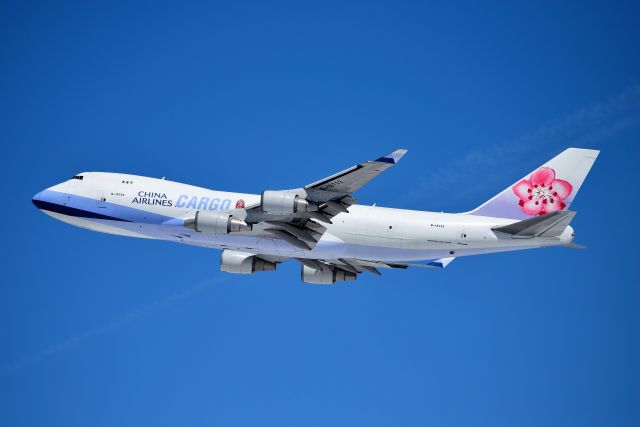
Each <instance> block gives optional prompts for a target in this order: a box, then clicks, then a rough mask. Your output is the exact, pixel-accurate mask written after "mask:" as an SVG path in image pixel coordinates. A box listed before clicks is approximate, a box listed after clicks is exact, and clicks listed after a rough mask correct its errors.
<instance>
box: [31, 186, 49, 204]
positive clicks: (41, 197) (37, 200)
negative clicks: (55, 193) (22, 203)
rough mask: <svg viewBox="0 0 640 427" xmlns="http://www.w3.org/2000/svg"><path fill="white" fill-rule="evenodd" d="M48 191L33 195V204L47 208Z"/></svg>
mask: <svg viewBox="0 0 640 427" xmlns="http://www.w3.org/2000/svg"><path fill="white" fill-rule="evenodd" d="M45 193H46V191H44V190H43V191H41V192H39V193H38V194H36V195H35V196H33V197H32V198H31V202H32V203H33V205H34V206H35V207H36V208H38V209H45V208H46V206H47V204H48V203H47V202H48V200H47V197H46V195H45Z"/></svg>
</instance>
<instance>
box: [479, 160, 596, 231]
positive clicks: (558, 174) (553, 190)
mask: <svg viewBox="0 0 640 427" xmlns="http://www.w3.org/2000/svg"><path fill="white" fill-rule="evenodd" d="M598 153H600V152H599V151H598V150H587V149H583V148H567V149H566V150H564V151H563V152H562V153H560V154H558V155H557V156H556V157H554V158H553V159H551V160H549V161H548V162H547V163H545V164H544V165H542V166H540V167H539V168H538V169H536V170H535V171H533V172H531V173H530V174H528V175H527V176H525V177H524V178H522V179H521V180H519V181H518V182H516V183H515V184H513V185H512V186H510V187H508V188H506V189H505V190H504V191H502V192H501V193H499V194H497V195H496V196H494V197H493V198H492V199H490V200H488V201H486V202H485V203H483V204H482V205H480V206H478V207H477V208H475V209H474V210H472V211H471V212H467V214H469V215H481V216H491V217H497V218H510V219H526V218H529V217H532V216H536V215H544V214H548V213H551V212H555V211H559V210H565V209H568V208H569V206H570V205H571V202H573V200H574V198H575V196H576V194H577V193H578V190H580V186H582V183H583V182H584V179H585V178H586V177H587V174H588V173H589V170H590V169H591V166H593V163H594V162H595V161H596V158H597V157H598Z"/></svg>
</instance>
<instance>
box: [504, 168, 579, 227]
mask: <svg viewBox="0 0 640 427" xmlns="http://www.w3.org/2000/svg"><path fill="white" fill-rule="evenodd" d="M512 189H513V192H514V193H515V195H516V196H518V198H519V199H520V201H519V202H518V204H519V205H520V209H522V212H524V213H526V214H527V215H544V214H548V213H551V212H554V211H561V210H563V209H564V208H566V207H567V205H566V204H565V203H564V202H563V200H565V199H566V198H567V197H569V194H571V192H572V191H573V186H572V185H571V184H569V183H568V182H567V181H564V180H562V179H556V172H555V171H554V170H553V169H551V168H547V167H541V168H540V169H538V170H537V171H535V172H534V173H532V174H531V177H530V178H529V179H523V180H522V181H520V182H518V183H517V184H516V185H514V186H513V187H512Z"/></svg>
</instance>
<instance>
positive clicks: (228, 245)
mask: <svg viewBox="0 0 640 427" xmlns="http://www.w3.org/2000/svg"><path fill="white" fill-rule="evenodd" d="M406 152H407V150H405V149H398V150H395V151H393V152H391V153H389V154H387V155H385V156H382V157H380V158H378V159H376V160H373V161H367V162H364V163H360V164H358V165H355V166H352V167H350V168H348V169H345V170H343V171H341V172H338V173H336V174H334V175H331V176H328V177H327V178H324V179H321V180H319V181H316V182H313V183H311V184H308V185H305V186H304V187H299V188H294V189H286V190H265V191H263V192H262V194H244V193H232V192H223V191H216V190H209V189H206V188H201V187H196V186H192V185H188V184H182V183H178V182H172V181H168V180H165V179H164V178H162V179H157V178H149V177H144V176H137V175H131V174H122V173H105V172H83V173H79V174H77V175H74V176H73V177H72V178H71V179H69V180H67V181H64V182H62V183H60V184H57V185H54V186H53V187H50V188H47V189H46V190H44V191H41V192H39V193H38V194H36V195H35V196H34V197H33V200H32V201H33V204H34V205H35V206H36V207H37V208H38V209H40V210H42V212H44V213H46V214H47V215H49V216H52V217H53V218H55V219H57V220H60V221H62V222H66V223H69V224H72V225H75V226H78V227H81V228H85V229H89V230H93V231H98V232H102V233H110V234H116V235H121V236H128V237H139V238H146V239H155V240H165V241H172V242H178V243H182V244H187V245H196V246H202V247H206V248H215V249H221V250H222V251H221V255H220V269H221V270H222V271H224V272H228V273H238V274H253V273H256V272H262V271H272V270H275V269H276V266H277V265H278V264H280V263H282V262H284V261H287V260H296V261H297V262H298V263H300V267H301V279H302V281H303V282H305V283H312V284H322V285H330V284H334V283H336V282H345V281H352V280H355V279H356V278H357V277H358V275H359V274H360V273H363V272H368V273H372V274H375V275H380V270H381V269H388V268H401V269H406V268H413V267H418V268H444V267H446V266H447V265H448V264H449V263H451V261H453V260H454V258H456V257H464V256H470V255H480V254H488V253H495V252H506V251H515V250H523V249H534V248H541V247H549V246H568V247H580V245H577V244H575V243H573V238H574V236H575V234H574V230H573V228H572V227H571V226H570V225H569V223H570V222H571V220H572V219H573V217H574V216H575V211H570V210H568V209H569V207H570V205H571V203H572V202H573V200H574V198H575V196H576V194H577V193H578V190H579V189H580V187H581V185H582V183H583V181H584V179H585V178H586V176H587V174H588V173H589V170H590V169H591V167H592V165H593V163H594V162H595V160H596V158H597V157H598V154H599V151H598V150H590V149H580V148H568V149H566V150H565V151H563V152H562V153H560V154H559V155H557V156H556V157H554V158H553V159H551V160H549V161H548V162H547V163H545V164H544V165H542V166H541V167H539V168H538V169H536V170H534V171H533V172H531V173H530V174H528V175H526V176H524V177H523V178H522V179H520V180H519V181H516V182H515V183H514V184H513V185H511V186H509V187H507V188H506V189H504V190H503V191H501V192H500V193H498V194H497V195H496V196H494V197H493V198H491V199H489V200H488V201H486V202H485V203H483V204H482V205H480V206H478V207H477V208H475V209H473V210H471V211H468V212H463V213H439V212H426V211H415V210H404V209H393V208H386V207H379V206H365V205H359V204H356V199H355V197H354V193H355V192H356V191H357V190H359V189H360V188H362V187H363V186H364V185H365V184H367V183H368V182H369V181H371V180H372V179H374V178H375V177H377V176H378V175H380V174H381V173H382V172H384V171H385V170H387V169H389V168H391V167H392V166H394V165H395V164H396V163H398V161H399V160H400V159H401V158H402V157H403V156H404V155H405V154H406Z"/></svg>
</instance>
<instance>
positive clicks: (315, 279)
mask: <svg viewBox="0 0 640 427" xmlns="http://www.w3.org/2000/svg"><path fill="white" fill-rule="evenodd" d="M357 276H358V275H357V274H355V273H351V272H350V271H345V270H343V269H341V268H337V267H330V266H327V267H325V268H324V269H322V270H318V269H315V268H311V267H307V266H306V265H303V266H302V271H301V278H302V281H303V282H305V283H313V284H316V285H333V284H334V283H336V282H347V281H351V280H356V278H357Z"/></svg>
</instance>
